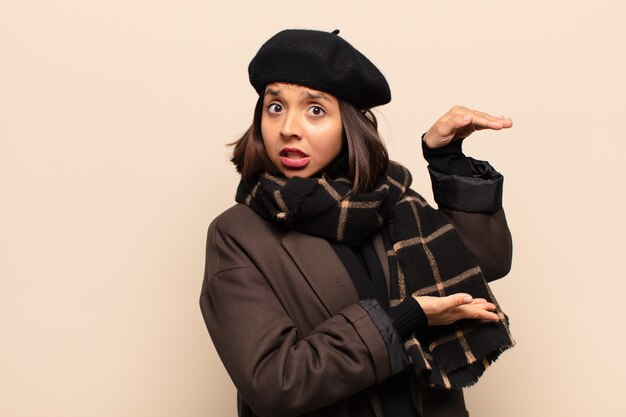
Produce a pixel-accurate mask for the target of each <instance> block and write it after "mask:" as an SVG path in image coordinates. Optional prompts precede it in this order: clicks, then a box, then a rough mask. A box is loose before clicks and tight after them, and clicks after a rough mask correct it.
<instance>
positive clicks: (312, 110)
mask: <svg viewBox="0 0 626 417" xmlns="http://www.w3.org/2000/svg"><path fill="white" fill-rule="evenodd" d="M309 112H310V113H311V114H312V115H313V116H322V115H324V114H325V113H326V112H325V111H324V109H323V108H321V107H320V106H311V107H309Z"/></svg>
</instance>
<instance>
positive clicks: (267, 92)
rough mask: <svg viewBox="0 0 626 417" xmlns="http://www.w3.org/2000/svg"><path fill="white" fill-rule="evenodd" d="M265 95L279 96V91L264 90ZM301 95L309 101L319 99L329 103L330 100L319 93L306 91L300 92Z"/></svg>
mask: <svg viewBox="0 0 626 417" xmlns="http://www.w3.org/2000/svg"><path fill="white" fill-rule="evenodd" d="M265 95H266V96H267V95H270V96H279V95H280V90H275V89H273V88H268V89H266V90H265ZM302 95H303V96H307V97H309V98H311V99H314V100H319V99H322V100H326V101H327V102H329V103H330V99H329V98H328V97H327V96H326V95H325V94H323V93H321V92H319V93H312V92H310V91H308V90H306V91H303V92H302Z"/></svg>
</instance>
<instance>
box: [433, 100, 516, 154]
mask: <svg viewBox="0 0 626 417" xmlns="http://www.w3.org/2000/svg"><path fill="white" fill-rule="evenodd" d="M511 126H513V120H511V118H510V117H504V116H492V115H490V114H487V113H483V112H481V111H478V110H472V109H468V108H467V107H464V106H454V107H452V108H451V109H450V110H449V111H448V112H447V113H446V114H444V115H443V116H441V117H440V118H439V119H438V120H437V121H436V122H435V124H433V125H432V126H431V128H430V129H428V132H426V134H425V135H424V142H426V145H427V146H428V147H429V148H441V147H443V146H446V145H447V144H449V143H450V142H452V141H454V140H461V139H465V138H466V137H468V136H469V135H471V134H472V133H474V132H475V131H477V130H482V129H492V130H500V129H508V128H510V127H511Z"/></svg>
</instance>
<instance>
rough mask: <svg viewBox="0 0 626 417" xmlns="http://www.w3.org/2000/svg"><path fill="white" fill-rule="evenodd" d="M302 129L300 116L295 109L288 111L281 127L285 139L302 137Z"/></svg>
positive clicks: (281, 133)
mask: <svg viewBox="0 0 626 417" xmlns="http://www.w3.org/2000/svg"><path fill="white" fill-rule="evenodd" d="M301 129H302V127H301V125H300V119H299V116H298V115H297V114H295V112H293V111H286V112H285V116H284V119H283V123H282V125H281V127H280V135H281V136H282V137H283V138H284V139H289V138H300V137H302V130H301Z"/></svg>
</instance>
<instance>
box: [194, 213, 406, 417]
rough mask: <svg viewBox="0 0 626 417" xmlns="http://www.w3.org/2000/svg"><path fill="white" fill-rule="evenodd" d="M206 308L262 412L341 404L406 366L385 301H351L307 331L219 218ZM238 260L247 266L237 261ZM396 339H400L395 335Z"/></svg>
mask: <svg viewBox="0 0 626 417" xmlns="http://www.w3.org/2000/svg"><path fill="white" fill-rule="evenodd" d="M207 242H208V243H207V264H206V270H205V277H204V282H203V286H202V291H201V297H200V306H201V310H202V314H203V316H204V320H205V322H206V325H207V328H208V330H209V334H210V335H211V338H212V340H213V343H214V345H215V347H216V350H217V352H218V354H219V356H220V358H221V360H222V362H223V363H224V366H225V368H226V370H227V371H228V373H229V375H230V377H231V379H232V380H233V382H234V384H235V386H236V387H237V390H238V391H239V393H240V394H241V395H242V397H243V398H244V399H245V401H246V402H247V403H248V404H249V405H250V407H251V408H252V409H253V410H254V411H255V412H256V413H257V414H259V415H261V416H295V415H299V414H302V413H306V412H308V411H311V410H314V409H318V408H321V407H323V406H326V405H329V404H331V403H334V402H336V401H338V400H340V399H343V398H345V397H347V396H349V395H351V394H353V393H356V392H358V391H360V390H363V389H364V388H366V387H368V386H371V385H374V384H376V383H379V382H381V381H383V380H384V379H386V378H388V377H389V376H390V375H392V374H394V373H396V372H399V371H400V370H401V369H403V368H404V367H406V366H407V365H408V364H409V363H408V359H406V356H402V357H404V362H402V361H400V362H398V360H397V358H396V360H395V361H394V360H393V359H390V352H392V351H394V353H395V354H398V353H401V354H402V355H404V352H403V349H402V347H401V344H400V341H399V338H398V337H397V335H395V334H394V333H393V326H392V324H391V322H390V320H389V318H388V317H387V316H386V315H385V314H384V312H383V311H382V309H381V308H380V306H378V304H377V303H372V302H369V303H368V302H361V303H356V304H352V305H350V306H348V307H347V308H345V309H344V310H342V311H341V312H339V313H338V314H336V315H334V316H332V317H330V318H328V319H327V320H325V321H324V322H322V323H320V324H319V325H318V326H317V327H316V328H315V329H314V330H313V331H312V332H310V333H309V334H307V335H302V334H299V332H298V329H297V328H296V327H295V326H294V323H293V322H292V320H291V319H290V317H289V316H288V314H287V313H286V311H285V310H284V308H283V306H282V305H281V302H280V300H279V299H278V297H277V296H276V294H275V292H274V291H273V290H272V287H271V285H270V284H269V282H268V281H267V280H266V278H265V277H264V276H263V274H262V273H261V272H260V271H259V270H258V269H257V268H256V267H255V265H254V264H253V263H252V262H251V260H250V258H249V256H248V255H247V254H246V253H245V251H244V250H243V249H242V248H241V246H240V245H238V244H237V242H236V241H235V240H233V238H232V236H228V231H226V230H219V227H217V226H216V222H214V223H213V224H212V225H211V227H210V228H209V236H208V239H207ZM233 265H239V266H236V267H233ZM394 337H395V340H394Z"/></svg>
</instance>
